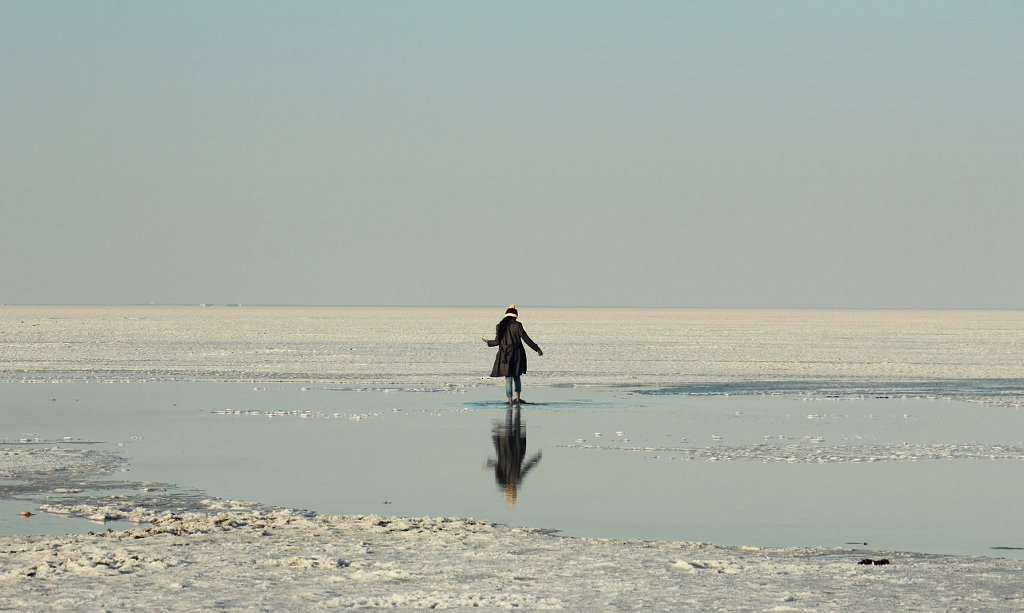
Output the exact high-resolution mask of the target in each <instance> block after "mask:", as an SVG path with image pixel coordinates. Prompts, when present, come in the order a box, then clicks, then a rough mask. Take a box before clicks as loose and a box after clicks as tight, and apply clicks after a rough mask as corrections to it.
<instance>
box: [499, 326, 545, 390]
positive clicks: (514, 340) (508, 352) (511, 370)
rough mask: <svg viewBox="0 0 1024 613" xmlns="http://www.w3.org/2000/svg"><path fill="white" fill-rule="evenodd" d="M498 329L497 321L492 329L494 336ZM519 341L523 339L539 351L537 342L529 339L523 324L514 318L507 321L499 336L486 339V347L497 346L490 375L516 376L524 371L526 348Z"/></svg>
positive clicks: (531, 347)
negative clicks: (503, 331) (493, 329)
mask: <svg viewBox="0 0 1024 613" xmlns="http://www.w3.org/2000/svg"><path fill="white" fill-rule="evenodd" d="M500 330H501V324H500V323H499V324H498V325H497V327H496V328H495V331H494V333H495V336H496V337H497V334H498V332H499V331H500ZM521 341H525V342H526V344H527V345H529V346H530V349H533V350H534V351H540V347H538V346H537V343H535V342H533V341H532V340H530V337H529V335H527V334H526V330H524V329H523V324H521V323H519V322H518V321H515V320H512V321H510V322H508V327H507V328H505V334H503V335H502V336H501V338H495V339H494V340H493V341H487V346H488V347H495V346H497V347H498V355H496V356H494V368H492V369H491V376H492V377H516V376H519V375H521V374H523V373H524V372H526V350H525V349H523V343H522V342H521Z"/></svg>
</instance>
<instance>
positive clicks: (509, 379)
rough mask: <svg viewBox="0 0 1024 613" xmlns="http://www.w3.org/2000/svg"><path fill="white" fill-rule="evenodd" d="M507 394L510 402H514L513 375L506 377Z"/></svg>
mask: <svg viewBox="0 0 1024 613" xmlns="http://www.w3.org/2000/svg"><path fill="white" fill-rule="evenodd" d="M505 396H506V397H507V398H508V403H509V404H512V377H505Z"/></svg>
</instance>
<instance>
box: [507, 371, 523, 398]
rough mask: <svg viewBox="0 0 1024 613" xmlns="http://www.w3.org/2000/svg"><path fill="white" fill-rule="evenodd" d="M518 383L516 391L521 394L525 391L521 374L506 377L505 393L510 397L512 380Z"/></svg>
mask: <svg viewBox="0 0 1024 613" xmlns="http://www.w3.org/2000/svg"><path fill="white" fill-rule="evenodd" d="M513 381H514V382H515V384H516V393H517V394H519V393H521V392H522V391H523V381H522V380H521V379H520V378H519V375H516V376H514V377H505V395H506V396H508V397H509V398H511V397H512V382H513Z"/></svg>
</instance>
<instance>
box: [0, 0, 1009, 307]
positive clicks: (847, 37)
mask: <svg viewBox="0 0 1024 613" xmlns="http://www.w3.org/2000/svg"><path fill="white" fill-rule="evenodd" d="M0 173H2V174H0V209H2V223H0V258H2V266H0V302H3V303H105V304H111V303H149V302H157V303H177V302H184V303H197V302H215V303H225V302H230V303H238V302H240V303H243V304H336V305H345V304H401V305H406V304H408V305H428V304H430V305H497V306H499V307H500V306H503V305H505V304H507V303H508V302H512V301H515V302H517V303H520V304H523V305H535V306H541V305H562V306H615V305H621V306H626V305H637V306H694V307H702V306H707V307H851V308H853V307H875V308H885V307H896V308H913V307H923V308H1024V284H1022V283H1021V282H1020V279H1022V278H1024V3H1021V2H1015V1H1007V2H958V3H943V2H930V1H929V2H902V3H892V2H849V3H843V2H825V3H815V2H778V3H766V2H749V3H747V2H714V3H711V2H704V3H681V2H669V3H654V2H644V3H600V2H579V3H569V2H561V3H547V2H536V3H535V2H516V3H481V2H455V3H426V2H402V3H388V2H361V3H354V2H353V3H335V2H323V3H298V4H296V3H284V2H281V3H253V2H219V3H213V2H192V3H185V2H173V3H170V2H169V3H150V2H146V3H140V2H124V3H115V2H97V3H80V2H35V1H33V2H13V1H8V2H4V3H2V4H0Z"/></svg>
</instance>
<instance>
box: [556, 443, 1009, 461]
mask: <svg viewBox="0 0 1024 613" xmlns="http://www.w3.org/2000/svg"><path fill="white" fill-rule="evenodd" d="M712 438H717V437H712ZM820 441H821V439H811V442H820ZM560 447H565V448H567V449H592V450H601V451H634V452H636V451H640V452H655V451H657V452H673V453H676V454H679V459H680V460H703V461H710V462H715V461H721V460H726V461H731V460H753V461H759V462H802V463H803V462H807V463H813V464H828V463H842V462H853V463H857V462H898V461H912V462H915V461H917V460H1024V447H1013V446H1009V445H954V444H948V445H943V444H925V445H911V444H906V443H904V444H901V445H838V446H833V447H826V446H813V447H811V446H807V445H782V446H779V445H765V444H760V445H745V446H740V447H728V446H716V447H624V446H621V445H587V444H580V443H570V444H566V445H560Z"/></svg>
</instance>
